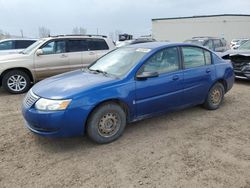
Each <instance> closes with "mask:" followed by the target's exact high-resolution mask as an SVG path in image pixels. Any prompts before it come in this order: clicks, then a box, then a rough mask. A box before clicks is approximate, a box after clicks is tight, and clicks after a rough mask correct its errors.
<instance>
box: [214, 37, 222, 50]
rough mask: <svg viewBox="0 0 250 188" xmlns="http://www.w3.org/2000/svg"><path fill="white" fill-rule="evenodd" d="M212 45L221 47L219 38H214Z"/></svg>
mask: <svg viewBox="0 0 250 188" xmlns="http://www.w3.org/2000/svg"><path fill="white" fill-rule="evenodd" d="M214 47H215V48H219V47H222V43H221V41H220V40H218V39H215V40H214Z"/></svg>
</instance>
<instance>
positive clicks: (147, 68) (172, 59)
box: [139, 48, 179, 74]
mask: <svg viewBox="0 0 250 188" xmlns="http://www.w3.org/2000/svg"><path fill="white" fill-rule="evenodd" d="M176 70H179V53H178V49H177V48H167V49H164V50H161V51H159V52H157V53H155V54H154V55H152V56H151V57H150V58H149V59H148V60H147V61H146V63H145V64H144V65H143V66H142V67H141V68H140V70H139V74H140V73H142V72H157V73H158V74H162V73H167V72H173V71H176Z"/></svg>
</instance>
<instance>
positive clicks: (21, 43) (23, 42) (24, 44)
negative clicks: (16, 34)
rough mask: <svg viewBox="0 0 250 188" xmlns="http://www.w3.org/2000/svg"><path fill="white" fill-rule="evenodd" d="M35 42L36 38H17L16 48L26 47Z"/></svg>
mask: <svg viewBox="0 0 250 188" xmlns="http://www.w3.org/2000/svg"><path fill="white" fill-rule="evenodd" d="M34 42H35V41H34V40H16V49H25V48H27V47H29V46H30V45H31V44H33V43H34Z"/></svg>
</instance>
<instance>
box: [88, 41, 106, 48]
mask: <svg viewBox="0 0 250 188" xmlns="http://www.w3.org/2000/svg"><path fill="white" fill-rule="evenodd" d="M108 49H109V47H108V45H107V43H106V41H105V40H103V39H88V50H90V51H91V50H108Z"/></svg>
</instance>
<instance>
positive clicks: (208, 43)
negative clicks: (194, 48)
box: [204, 40, 213, 50]
mask: <svg viewBox="0 0 250 188" xmlns="http://www.w3.org/2000/svg"><path fill="white" fill-rule="evenodd" d="M204 46H205V47H207V48H208V49H210V50H213V41H212V40H208V41H207V42H206V43H205V44H204Z"/></svg>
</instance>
